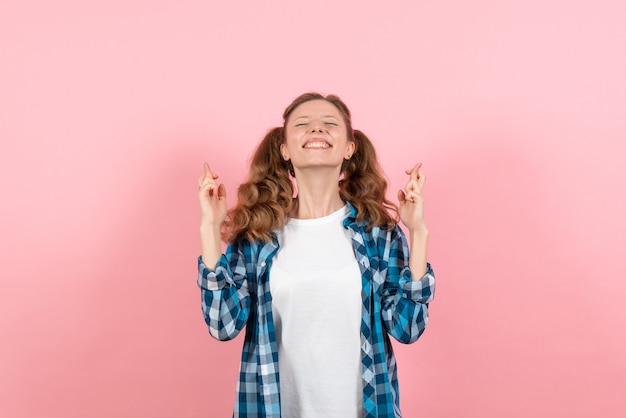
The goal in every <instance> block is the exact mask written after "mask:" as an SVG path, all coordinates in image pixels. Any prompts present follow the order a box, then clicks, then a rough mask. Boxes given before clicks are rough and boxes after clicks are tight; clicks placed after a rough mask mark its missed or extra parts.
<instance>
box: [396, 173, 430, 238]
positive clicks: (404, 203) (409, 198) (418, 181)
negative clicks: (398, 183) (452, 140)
mask: <svg viewBox="0 0 626 418" xmlns="http://www.w3.org/2000/svg"><path fill="white" fill-rule="evenodd" d="M421 167H422V163H417V164H416V165H415V167H413V168H412V169H411V170H406V173H407V174H408V175H409V176H410V178H409V181H408V183H407V184H406V186H404V190H399V191H398V200H399V202H400V207H399V215H400V220H401V221H402V223H403V224H404V225H405V226H406V227H407V228H408V229H409V231H411V232H416V231H420V230H426V223H425V222H424V195H423V193H422V192H423V190H424V182H425V181H426V177H425V176H424V174H423V173H422V170H421Z"/></svg>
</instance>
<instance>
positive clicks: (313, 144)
mask: <svg viewBox="0 0 626 418" xmlns="http://www.w3.org/2000/svg"><path fill="white" fill-rule="evenodd" d="M331 147H332V146H331V145H330V144H329V143H328V142H326V141H323V140H320V139H312V140H309V141H307V142H306V143H305V144H304V145H303V146H302V148H304V149H326V148H331Z"/></svg>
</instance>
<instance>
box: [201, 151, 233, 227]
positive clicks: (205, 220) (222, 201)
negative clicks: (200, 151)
mask: <svg viewBox="0 0 626 418" xmlns="http://www.w3.org/2000/svg"><path fill="white" fill-rule="evenodd" d="M218 178H219V176H218V175H217V174H215V173H213V172H212V171H211V167H209V165H208V164H207V163H206V162H205V163H204V174H203V175H202V176H201V177H200V178H199V179H198V189H199V191H198V198H199V200H200V210H201V212H202V224H203V225H206V226H208V225H211V226H221V225H222V223H223V222H224V219H226V214H227V211H228V207H227V205H226V188H225V187H224V185H223V184H218V183H217V181H216V180H217V179H218Z"/></svg>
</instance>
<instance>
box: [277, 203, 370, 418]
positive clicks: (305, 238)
mask: <svg viewBox="0 0 626 418" xmlns="http://www.w3.org/2000/svg"><path fill="white" fill-rule="evenodd" d="M348 213H349V209H348V208H347V207H343V208H342V209H340V210H338V211H337V212H335V213H332V214H330V215H328V216H325V217H322V218H317V219H289V220H288V221H287V223H286V225H285V227H284V229H283V230H282V231H281V232H280V233H279V234H278V241H279V243H280V249H279V251H278V253H277V254H276V256H275V257H274V261H273V262H272V266H271V270H270V291H271V294H272V314H273V316H274V325H275V329H276V338H277V340H278V367H279V372H280V402H281V411H282V416H283V417H285V418H319V417H324V418H352V417H362V416H363V392H362V390H363V389H362V383H361V354H360V345H361V342H360V335H361V333H360V327H361V305H362V300H361V288H362V285H361V273H360V270H359V266H358V264H357V261H356V257H355V255H354V249H353V247H352V241H351V238H350V233H349V231H347V230H346V229H345V228H344V227H343V220H344V219H345V217H346V216H347V214H348Z"/></svg>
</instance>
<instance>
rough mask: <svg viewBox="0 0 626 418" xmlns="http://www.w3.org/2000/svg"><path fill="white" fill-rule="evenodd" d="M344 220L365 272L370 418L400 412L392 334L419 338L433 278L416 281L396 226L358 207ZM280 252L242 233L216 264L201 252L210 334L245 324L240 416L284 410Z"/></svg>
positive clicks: (226, 335)
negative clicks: (275, 290)
mask: <svg viewBox="0 0 626 418" xmlns="http://www.w3.org/2000/svg"><path fill="white" fill-rule="evenodd" d="M348 207H349V208H350V213H349V214H348V216H347V217H346V219H345V220H344V222H343V225H344V227H345V228H347V229H348V230H349V231H350V233H351V237H352V244H353V246H354V250H355V254H356V258H357V262H358V264H359V268H360V271H361V277H362V285H363V291H362V292H361V295H362V301H363V306H362V317H361V370H362V381H363V406H364V411H365V418H374V417H378V418H382V417H401V416H402V414H401V412H400V398H399V393H398V377H397V370H396V361H395V358H394V355H393V350H392V346H391V342H390V340H389V336H388V334H389V335H391V336H392V337H394V338H395V339H396V340H398V341H400V342H402V343H406V344H408V343H412V342H415V341H416V340H417V339H418V338H419V336H420V335H421V334H422V332H423V331H424V328H425V327H426V323H427V322H428V303H429V302H430V301H432V299H433V296H434V290H435V277H434V274H433V271H432V269H431V267H430V264H429V265H428V271H427V273H426V274H425V275H424V276H423V277H422V278H421V279H420V280H419V281H413V280H412V278H411V272H410V270H409V267H408V247H407V242H406V238H405V236H404V233H403V232H402V230H401V229H400V227H399V226H397V225H396V226H395V228H394V229H392V230H391V231H387V230H384V229H381V228H378V227H374V228H373V229H372V230H371V231H369V232H368V231H366V230H365V224H363V223H359V222H356V210H355V208H354V207H353V206H352V205H350V204H349V203H348ZM277 251H278V242H277V240H276V239H274V240H273V241H271V242H269V243H263V242H249V241H247V240H239V241H237V242H233V243H231V244H229V246H228V248H227V250H226V254H225V255H223V256H222V257H221V258H220V260H219V261H218V263H217V266H216V267H215V271H211V270H210V269H208V268H207V267H206V266H205V265H204V264H203V263H202V259H201V258H199V259H198V273H199V274H198V285H199V286H200V289H201V292H202V311H203V313H204V319H205V321H206V323H207V325H208V327H209V333H210V334H211V335H212V336H213V337H215V338H216V339H218V340H223V341H225V340H230V339H232V338H235V337H236V336H237V335H238V334H239V332H240V331H241V330H242V329H243V328H244V326H246V324H247V327H246V335H245V340H244V345H243V353H242V356H241V366H240V370H239V381H238V383H237V399H236V401H235V409H234V414H233V416H235V417H267V418H279V417H280V380H279V362H278V345H277V343H276V332H275V330H274V321H273V318H272V295H271V294H270V284H269V271H270V266H271V262H272V258H273V257H274V255H275V254H276V252H277Z"/></svg>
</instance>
